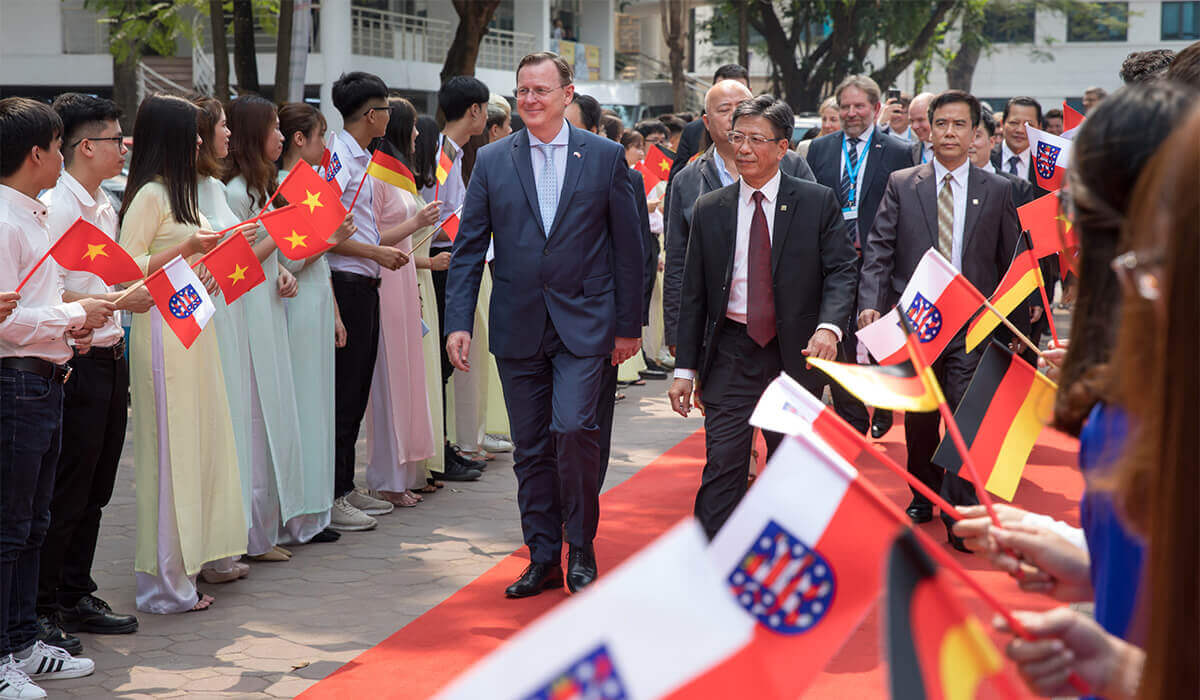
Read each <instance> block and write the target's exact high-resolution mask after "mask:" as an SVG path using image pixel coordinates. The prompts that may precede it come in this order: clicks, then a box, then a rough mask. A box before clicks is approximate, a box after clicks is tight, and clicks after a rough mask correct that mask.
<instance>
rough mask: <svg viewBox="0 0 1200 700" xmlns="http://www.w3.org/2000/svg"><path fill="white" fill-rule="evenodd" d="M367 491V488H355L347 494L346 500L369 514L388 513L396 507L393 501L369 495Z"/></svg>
mask: <svg viewBox="0 0 1200 700" xmlns="http://www.w3.org/2000/svg"><path fill="white" fill-rule="evenodd" d="M365 492H366V489H363V490H362V491H359V490H358V489H354V490H353V491H351V492H350V493H348V494H346V501H347V502H348V503H349V504H350V505H352V506H354V507H355V508H357V509H359V510H361V511H362V512H364V513H366V514H367V515H387V514H388V513H391V512H392V511H393V510H395V509H396V506H394V505H392V504H391V503H389V502H387V501H383V500H380V499H378V498H374V497H373V496H368V495H367V494H366V493H365Z"/></svg>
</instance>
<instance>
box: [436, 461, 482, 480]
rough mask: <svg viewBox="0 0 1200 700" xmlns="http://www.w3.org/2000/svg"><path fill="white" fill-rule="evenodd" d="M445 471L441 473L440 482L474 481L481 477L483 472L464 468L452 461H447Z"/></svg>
mask: <svg viewBox="0 0 1200 700" xmlns="http://www.w3.org/2000/svg"><path fill="white" fill-rule="evenodd" d="M445 466H446V471H444V472H442V476H441V478H442V480H444V481H476V480H478V479H479V477H481V476H483V472H481V471H479V470H478V469H471V468H469V467H465V466H463V465H461V464H459V463H458V462H455V461H454V460H451V459H447V460H446V462H445Z"/></svg>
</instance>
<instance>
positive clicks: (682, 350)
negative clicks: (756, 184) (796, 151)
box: [675, 174, 856, 386]
mask: <svg viewBox="0 0 1200 700" xmlns="http://www.w3.org/2000/svg"><path fill="white" fill-rule="evenodd" d="M740 188H741V183H740V182H735V183H734V184H732V185H729V186H728V187H723V188H721V189H719V190H716V191H714V192H709V193H708V194H706V195H704V196H702V197H700V200H699V201H698V202H696V208H695V212H694V214H695V215H694V216H693V217H692V230H691V236H690V241H689V243H688V247H687V267H686V270H685V272H684V279H683V303H682V305H681V308H680V313H679V336H678V345H677V348H676V355H675V365H676V366H677V367H684V368H689V369H692V368H694V369H695V370H696V372H697V375H698V377H699V379H700V384H701V386H703V384H704V379H705V377H706V376H707V374H708V371H709V368H710V367H711V366H712V363H713V358H714V349H715V343H714V338H715V337H716V334H717V333H718V332H719V331H720V329H721V327H722V326H723V325H724V323H725V310H726V308H727V307H728V306H729V287H730V283H731V281H732V278H733V255H734V245H735V244H736V242H737V209H738V202H737V200H738V193H739V191H740ZM768 215H769V214H768ZM774 216H775V231H774V236H773V237H772V241H771V272H772V276H773V281H774V289H775V315H776V319H777V325H776V328H777V330H778V333H779V349H780V352H781V354H782V356H783V357H782V360H783V368H784V369H785V370H786V371H787V373H788V374H790V375H792V376H793V377H795V378H796V379H797V380H798V381H800V382H801V383H803V384H805V385H806V386H808V385H810V384H812V385H815V382H819V381H820V380H819V378H818V377H816V376H815V374H814V376H812V377H811V378H810V377H809V370H808V369H807V368H806V367H805V358H804V355H803V354H801V351H802V350H804V348H806V347H807V346H808V341H809V339H810V338H811V337H812V335H813V333H815V332H816V330H817V326H818V325H819V324H822V323H830V324H833V325H840V324H842V323H843V322H844V321H845V319H846V317H847V316H848V315H849V314H850V313H851V311H852V310H853V308H854V297H855V279H854V277H855V257H856V256H855V254H854V248H853V247H852V246H851V245H850V239H849V237H848V236H847V235H846V230H845V228H846V227H845V222H843V221H842V211H841V206H840V205H839V204H838V201H837V197H836V196H835V195H834V194H833V190H831V189H829V188H828V187H825V186H823V185H818V184H816V183H812V182H806V181H804V180H800V179H798V178H794V177H791V176H790V175H787V174H783V175H782V176H781V177H780V183H779V197H778V198H777V199H776V207H775V214H774ZM810 379H811V381H810Z"/></svg>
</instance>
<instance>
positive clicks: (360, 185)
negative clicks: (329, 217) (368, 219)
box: [346, 170, 437, 212]
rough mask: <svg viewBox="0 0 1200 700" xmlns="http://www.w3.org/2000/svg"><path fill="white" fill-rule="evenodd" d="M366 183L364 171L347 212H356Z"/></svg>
mask: <svg viewBox="0 0 1200 700" xmlns="http://www.w3.org/2000/svg"><path fill="white" fill-rule="evenodd" d="M366 181H367V173H366V171H365V170H364V171H363V176H362V179H361V180H359V181H358V189H357V190H354V198H353V199H351V200H350V206H348V207H346V210H347V211H351V212H352V211H354V203H355V202H357V201H358V193H359V192H362V187H363V184H364V183H366ZM434 199H437V197H434Z"/></svg>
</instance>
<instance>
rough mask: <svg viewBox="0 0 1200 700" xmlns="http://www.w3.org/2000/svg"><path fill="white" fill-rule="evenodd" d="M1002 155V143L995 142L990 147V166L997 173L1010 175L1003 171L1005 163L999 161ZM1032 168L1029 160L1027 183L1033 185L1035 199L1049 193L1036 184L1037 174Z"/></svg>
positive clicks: (1031, 155)
mask: <svg viewBox="0 0 1200 700" xmlns="http://www.w3.org/2000/svg"><path fill="white" fill-rule="evenodd" d="M1003 157H1004V144H997V145H996V147H995V148H993V149H992V167H993V168H995V169H996V174H997V175H1011V173H1007V172H1004V168H1005V164H1004V163H1001V162H1000V159H1001V158H1003ZM1030 157H1031V158H1032V157H1033V154H1032V153H1031V154H1030ZM1033 168H1034V166H1033V163H1032V162H1031V163H1030V164H1029V176H1028V180H1029V184H1030V185H1033V199H1037V198H1038V197H1041V196H1042V195H1044V194H1049V193H1050V190H1046V189H1042V188H1041V187H1039V186H1038V184H1037V174H1036V173H1034V172H1033ZM1018 179H1020V178H1018ZM1030 201H1033V200H1030Z"/></svg>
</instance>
